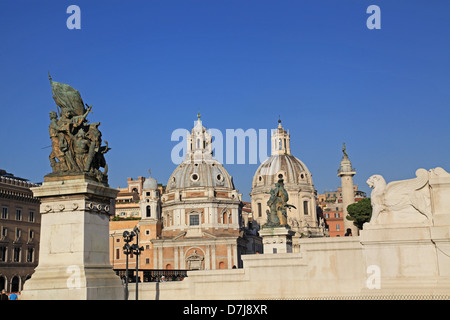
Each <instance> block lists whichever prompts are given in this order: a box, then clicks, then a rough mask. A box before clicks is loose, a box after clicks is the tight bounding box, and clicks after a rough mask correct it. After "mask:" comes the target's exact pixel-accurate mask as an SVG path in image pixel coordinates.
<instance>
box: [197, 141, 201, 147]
mask: <svg viewBox="0 0 450 320" xmlns="http://www.w3.org/2000/svg"><path fill="white" fill-rule="evenodd" d="M197 149H200V139H197Z"/></svg>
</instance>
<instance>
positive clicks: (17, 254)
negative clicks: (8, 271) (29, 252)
mask: <svg viewBox="0 0 450 320" xmlns="http://www.w3.org/2000/svg"><path fill="white" fill-rule="evenodd" d="M20 254H21V250H20V248H19V247H15V248H14V254H13V261H14V262H20Z"/></svg>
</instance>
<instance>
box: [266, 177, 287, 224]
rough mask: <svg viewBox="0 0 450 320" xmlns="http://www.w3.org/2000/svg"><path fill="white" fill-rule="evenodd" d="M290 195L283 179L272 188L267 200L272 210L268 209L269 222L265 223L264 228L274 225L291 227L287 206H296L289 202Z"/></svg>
mask: <svg viewBox="0 0 450 320" xmlns="http://www.w3.org/2000/svg"><path fill="white" fill-rule="evenodd" d="M288 200H289V195H288V193H287V191H286V189H284V182H283V179H279V180H278V182H276V183H275V187H274V188H272V189H271V190H270V198H269V201H267V205H268V206H269V208H270V210H266V213H267V223H266V224H264V225H263V228H274V227H286V228H290V226H289V225H288V223H287V212H286V209H287V208H295V207H294V206H293V205H290V204H288V203H287V202H288Z"/></svg>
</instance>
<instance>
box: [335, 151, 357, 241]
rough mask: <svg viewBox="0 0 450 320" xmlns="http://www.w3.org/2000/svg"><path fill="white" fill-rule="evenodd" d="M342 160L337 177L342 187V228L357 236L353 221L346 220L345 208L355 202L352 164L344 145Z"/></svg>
mask: <svg viewBox="0 0 450 320" xmlns="http://www.w3.org/2000/svg"><path fill="white" fill-rule="evenodd" d="M342 152H343V154H344V155H343V156H342V160H341V166H340V167H339V169H338V177H340V178H341V187H342V206H343V209H342V212H343V214H344V228H345V232H347V229H348V228H350V229H351V230H352V235H354V236H357V235H358V228H357V227H356V226H355V225H354V224H353V221H351V220H347V219H346V217H347V206H349V205H350V204H352V203H354V202H355V191H354V190H353V176H354V175H355V174H356V171H355V169H354V168H352V163H351V162H350V159H349V158H348V154H347V151H346V147H345V143H344V144H343V147H342Z"/></svg>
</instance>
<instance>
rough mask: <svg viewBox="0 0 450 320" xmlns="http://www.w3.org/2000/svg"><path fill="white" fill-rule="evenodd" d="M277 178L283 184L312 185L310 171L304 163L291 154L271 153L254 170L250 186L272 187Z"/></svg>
mask: <svg viewBox="0 0 450 320" xmlns="http://www.w3.org/2000/svg"><path fill="white" fill-rule="evenodd" d="M279 179H283V180H284V184H285V185H286V186H288V185H289V184H296V185H298V184H306V185H312V179H311V173H310V172H309V170H308V168H307V167H306V165H305V164H304V163H303V162H302V161H300V160H299V159H297V158H296V157H294V156H293V155H291V154H273V155H271V156H270V157H269V158H267V159H266V160H265V161H264V162H263V163H262V164H261V165H260V166H259V168H258V169H257V170H256V172H255V175H254V176H253V183H252V187H253V188H255V187H260V186H269V187H273V185H274V183H276V182H277V181H278V180H279Z"/></svg>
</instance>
